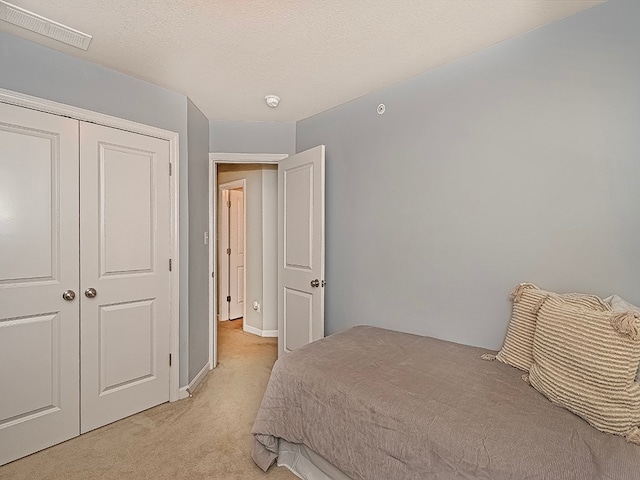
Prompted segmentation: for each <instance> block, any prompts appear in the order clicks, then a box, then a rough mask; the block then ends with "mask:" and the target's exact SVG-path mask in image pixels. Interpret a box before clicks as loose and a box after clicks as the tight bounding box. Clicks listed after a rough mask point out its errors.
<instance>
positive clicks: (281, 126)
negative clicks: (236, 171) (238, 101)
mask: <svg viewBox="0 0 640 480" xmlns="http://www.w3.org/2000/svg"><path fill="white" fill-rule="evenodd" d="M209 142H210V144H209V148H210V151H211V152H218V153H289V154H292V153H295V151H296V124H295V122H224V121H214V120H211V121H210V122H209Z"/></svg>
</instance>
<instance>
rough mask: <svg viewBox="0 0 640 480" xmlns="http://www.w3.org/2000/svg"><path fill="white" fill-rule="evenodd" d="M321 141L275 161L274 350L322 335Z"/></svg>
mask: <svg viewBox="0 0 640 480" xmlns="http://www.w3.org/2000/svg"><path fill="white" fill-rule="evenodd" d="M324 168H325V147H324V145H320V146H317V147H314V148H311V149H309V150H306V151H304V152H301V153H298V154H296V155H293V156H291V157H288V158H286V159H284V160H282V161H280V162H279V164H278V355H279V356H281V355H282V354H283V353H287V352H290V351H292V350H294V349H296V348H299V347H301V346H303V345H306V344H307V343H310V342H313V341H315V340H318V339H320V338H322V337H324V285H325V282H324V249H325V244H324V216H325V205H324V204H325V192H324V184H325V174H324Z"/></svg>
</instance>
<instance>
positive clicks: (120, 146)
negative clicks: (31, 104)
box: [79, 122, 170, 433]
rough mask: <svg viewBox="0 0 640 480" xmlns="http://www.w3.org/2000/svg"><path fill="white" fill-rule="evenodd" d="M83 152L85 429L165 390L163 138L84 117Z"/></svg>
mask: <svg viewBox="0 0 640 480" xmlns="http://www.w3.org/2000/svg"><path fill="white" fill-rule="evenodd" d="M80 156H81V158H82V165H81V169H80V205H81V207H80V225H81V231H80V254H81V255H80V266H81V272H82V273H81V279H80V285H81V287H80V290H81V292H79V299H80V301H81V305H82V306H81V318H82V325H81V356H80V358H81V364H82V373H81V377H82V380H81V389H82V405H81V414H82V416H81V430H82V433H84V432H87V431H89V430H92V429H94V428H97V427H100V426H102V425H105V424H107V423H110V422H113V421H115V420H118V419H120V418H123V417H126V416H128V415H132V414H134V413H137V412H140V411H142V410H145V409H147V408H149V407H152V406H155V405H158V404H160V403H163V402H166V401H168V400H169V297H170V277H169V251H170V243H169V239H170V210H169V204H170V202H169V144H168V142H167V141H165V140H159V139H156V138H151V137H146V136H143V135H138V134H133V133H129V132H124V131H121V130H115V129H111V128H107V127H102V126H99V125H93V124H89V123H82V122H81V124H80ZM94 291H95V296H93V292H94Z"/></svg>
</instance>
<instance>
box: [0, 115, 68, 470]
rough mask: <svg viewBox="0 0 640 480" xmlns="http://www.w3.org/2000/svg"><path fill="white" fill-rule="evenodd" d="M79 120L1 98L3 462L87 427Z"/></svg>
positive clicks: (0, 425)
mask: <svg viewBox="0 0 640 480" xmlns="http://www.w3.org/2000/svg"><path fill="white" fill-rule="evenodd" d="M78 283H79V281H78V122H77V121H76V120H71V119H68V118H64V117H58V116H55V115H49V114H46V113H42V112H36V111H33V110H28V109H26V108H20V107H16V106H12V105H7V104H3V103H0V465H2V464H4V463H7V462H10V461H12V460H15V459H17V458H20V457H22V456H25V455H28V454H30V453H33V452H36V451H38V450H41V449H43V448H46V447H48V446H50V445H54V444H56V443H59V442H62V441H64V440H67V439H69V438H72V437H74V436H76V435H78V434H79V415H78V408H79V390H78V386H79V385H78V383H79V365H78V351H79V345H78V338H79V331H78V326H79V322H78V315H79V305H80V300H79V298H78V293H79V292H78Z"/></svg>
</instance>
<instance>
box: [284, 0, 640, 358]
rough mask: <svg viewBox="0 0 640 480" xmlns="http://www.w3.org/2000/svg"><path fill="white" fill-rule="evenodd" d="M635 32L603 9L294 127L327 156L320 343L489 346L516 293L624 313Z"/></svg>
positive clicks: (628, 16) (629, 14)
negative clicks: (380, 336)
mask: <svg viewBox="0 0 640 480" xmlns="http://www.w3.org/2000/svg"><path fill="white" fill-rule="evenodd" d="M639 24H640V2H637V1H632V0H610V1H609V2H608V3H605V4H603V5H600V6H597V7H594V8H592V9H590V10H587V11H585V12H582V13H579V14H577V15H575V16H572V17H570V18H567V19H565V20H561V21H559V22H557V23H554V24H552V25H548V26H545V27H542V28H539V29H537V30H535V31H532V32H530V33H528V34H525V35H522V36H520V37H518V38H515V39H512V40H508V41H505V42H503V43H500V44H498V45H495V46H493V47H491V48H487V49H485V50H483V51H481V52H479V53H476V54H474V55H471V56H469V57H466V58H464V59H461V60H459V61H456V62H453V63H450V64H447V65H444V66H441V67H439V68H437V69H435V70H432V71H430V72H427V73H425V74H422V75H419V76H417V77H414V78H412V79H409V80H407V81H404V82H402V83H399V84H396V85H394V86H391V87H389V88H386V89H383V90H381V91H378V92H375V93H373V94H370V95H367V96H364V97H361V98H359V99H357V100H354V101H352V102H349V103H347V104H344V105H341V106H338V107H336V108H334V109H332V110H329V111H327V112H324V113H321V114H319V115H316V116H313V117H310V118H308V119H306V120H303V121H300V122H298V124H297V127H296V129H297V139H296V144H297V150H298V151H302V150H305V149H307V148H310V147H312V146H315V145H318V144H322V143H323V144H326V146H327V150H326V151H327V167H326V168H327V176H326V188H327V211H326V219H327V239H326V246H327V266H326V278H327V281H328V284H327V291H326V333H327V334H330V333H333V332H336V331H339V330H342V329H345V328H347V327H350V326H352V325H356V324H362V323H368V324H373V325H378V326H383V327H387V328H392V329H397V330H401V331H406V332H413V333H419V334H425V335H431V336H435V337H439V338H443V339H448V340H453V341H456V342H461V343H465V344H471V345H477V346H483V347H488V348H494V349H497V348H499V347H500V346H501V345H502V341H503V339H504V334H505V331H506V327H507V323H508V321H509V317H510V301H509V299H508V294H509V292H510V291H511V290H512V289H513V287H514V286H515V285H516V284H517V283H518V282H522V281H530V282H534V283H537V284H539V285H540V286H542V287H545V288H548V289H552V290H556V291H581V292H593V293H595V294H598V295H601V296H606V295H609V294H611V293H613V292H616V293H618V294H620V295H622V296H623V297H625V298H627V299H628V300H630V301H633V302H634V303H636V304H640V290H638V285H640V255H639V254H638V238H639V236H640V196H639V195H638V181H639V179H640V161H639V159H640V134H639V132H638V127H639V125H640V89H638V85H640V55H638V45H640V29H638V28H637V26H638V25H639ZM379 103H385V104H386V107H387V111H386V113H385V114H384V115H377V114H376V107H377V105H378V104H379Z"/></svg>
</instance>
